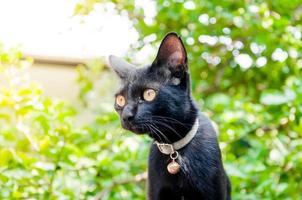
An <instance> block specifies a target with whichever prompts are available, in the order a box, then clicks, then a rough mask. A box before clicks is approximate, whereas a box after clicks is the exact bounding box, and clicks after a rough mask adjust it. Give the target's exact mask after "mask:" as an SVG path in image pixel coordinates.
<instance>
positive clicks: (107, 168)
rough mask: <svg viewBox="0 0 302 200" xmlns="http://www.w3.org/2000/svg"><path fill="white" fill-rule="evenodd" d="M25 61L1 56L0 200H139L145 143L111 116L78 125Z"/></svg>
mask: <svg viewBox="0 0 302 200" xmlns="http://www.w3.org/2000/svg"><path fill="white" fill-rule="evenodd" d="M21 57H22V55H21V54H20V52H17V51H15V50H12V51H9V53H6V52H4V51H3V50H2V49H0V58H1V62H0V71H1V79H0V80H1V82H0V86H1V88H0V124H1V126H0V158H1V159H0V172H1V173H0V199H93V198H94V197H95V198H102V199H106V198H107V199H108V198H109V199H137V198H138V197H142V196H143V195H144V190H143V188H144V180H145V174H144V170H145V169H146V162H145V160H146V159H147V157H146V155H147V145H146V141H145V140H142V139H141V140H138V138H134V137H129V135H126V134H125V133H124V132H123V131H122V130H121V129H120V128H119V127H120V126H119V121H118V118H117V116H116V114H115V113H112V112H109V113H101V114H100V115H98V116H97V117H96V119H95V120H94V121H93V122H92V123H90V124H87V125H83V126H77V124H78V123H77V121H76V114H77V113H76V110H75V109H74V108H72V107H71V106H70V105H69V104H68V103H66V102H64V101H62V100H58V99H54V98H49V97H45V96H43V92H42V90H41V88H40V87H39V86H38V85H37V84H35V83H33V82H31V81H30V79H29V78H28V74H27V70H26V69H27V68H28V67H29V66H30V64H31V60H30V59H26V60H24V59H21ZM79 80H81V76H80V75H79ZM83 87H84V88H85V87H86V86H85V84H83ZM127 160H134V161H136V162H132V163H131V164H130V163H129V162H125V161H127ZM140 173H143V174H140ZM138 186H140V187H138ZM130 191H131V192H130Z"/></svg>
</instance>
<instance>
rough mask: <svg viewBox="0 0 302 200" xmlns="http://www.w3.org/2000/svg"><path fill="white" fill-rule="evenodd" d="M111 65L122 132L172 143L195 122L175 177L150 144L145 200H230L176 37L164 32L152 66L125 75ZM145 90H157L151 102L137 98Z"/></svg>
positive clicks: (212, 138)
mask: <svg viewBox="0 0 302 200" xmlns="http://www.w3.org/2000/svg"><path fill="white" fill-rule="evenodd" d="M111 66H112V67H113V69H114V70H115V71H116V72H117V74H118V75H119V76H120V78H121V79H122V87H121V89H120V90H119V91H118V92H117V95H119V94H121V95H123V96H124V97H125V98H126V101H127V102H126V105H125V106H124V107H122V108H121V107H119V106H118V105H115V109H116V110H117V112H118V113H119V115H120V119H121V123H122V126H123V128H125V129H128V130H131V131H133V132H135V133H138V134H142V133H147V134H149V135H150V137H152V138H154V139H155V140H156V141H159V142H165V143H173V142H175V141H178V140H179V139H181V138H183V137H184V136H185V135H186V134H187V133H188V132H189V131H190V130H191V128H192V126H193V124H194V122H195V120H196V118H198V120H199V128H198V131H197V134H196V135H195V137H194V138H193V139H192V141H191V142H190V143H189V144H188V145H186V146H185V147H184V148H182V149H180V150H179V151H178V152H179V155H180V156H179V158H178V160H177V162H178V163H180V165H181V171H180V172H179V173H178V174H176V175H172V174H169V173H168V171H167V165H168V163H169V162H171V160H170V158H169V156H167V155H164V154H162V153H161V152H160V151H159V150H158V148H157V146H156V145H155V144H152V145H151V149H150V155H149V168H148V199H149V200H169V199H173V200H178V199H179V200H182V199H186V200H191V199H192V200H193V199H194V200H195V199H196V200H197V199H198V200H199V199H204V200H206V199H208V200H210V199H213V200H214V199H215V200H216V199H217V200H229V199H230V198H231V197H230V193H231V185H230V182H229V179H228V177H227V175H226V173H225V171H224V168H223V164H222V161H221V153H220V149H219V145H218V141H217V136H216V132H215V130H214V128H213V126H212V124H211V122H210V120H209V119H208V118H207V117H205V116H204V115H203V114H202V113H200V112H199V111H198V108H197V106H196V104H195V103H194V101H193V100H192V97H191V91H190V76H189V71H188V66H187V56H186V51H185V48H184V45H183V44H182V42H181V39H180V38H179V37H178V36H177V35H176V34H175V33H169V34H168V35H167V36H166V37H165V38H164V40H163V42H162V44H161V46H160V48H159V52H158V55H157V57H156V59H155V61H154V62H153V64H152V65H151V66H147V67H144V68H137V69H133V70H128V71H126V72H125V70H123V71H122V72H120V68H121V66H118V67H117V66H115V64H114V63H111ZM128 67H129V66H128ZM119 72H120V73H119ZM121 73H123V74H122V75H121ZM147 88H152V89H154V90H156V91H157V96H156V98H155V99H154V100H153V101H151V102H147V101H144V100H143V99H142V95H143V91H144V90H145V89H147Z"/></svg>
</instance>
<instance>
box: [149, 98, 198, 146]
mask: <svg viewBox="0 0 302 200" xmlns="http://www.w3.org/2000/svg"><path fill="white" fill-rule="evenodd" d="M197 118H198V109H197V107H196V106H195V104H194V103H193V102H192V104H191V108H190V109H189V111H188V113H186V114H184V115H183V116H179V118H178V119H173V120H168V121H163V122H162V126H161V127H160V128H159V129H158V134H154V135H153V139H155V141H157V142H159V143H168V144H172V143H174V142H177V141H179V140H181V139H183V138H184V137H185V136H186V135H187V134H188V133H189V132H190V131H191V129H192V127H193V125H194V123H195V122H196V120H197Z"/></svg>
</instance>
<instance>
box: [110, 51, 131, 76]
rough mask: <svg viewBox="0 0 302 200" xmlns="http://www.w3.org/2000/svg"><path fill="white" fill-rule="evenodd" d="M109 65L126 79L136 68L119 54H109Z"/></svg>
mask: <svg viewBox="0 0 302 200" xmlns="http://www.w3.org/2000/svg"><path fill="white" fill-rule="evenodd" d="M109 65H110V67H111V68H112V69H113V71H114V72H115V73H116V74H117V75H118V76H119V77H120V78H121V79H122V80H125V79H127V77H129V76H130V74H131V73H133V71H134V70H135V66H134V65H132V64H130V63H128V62H127V61H125V60H123V59H122V58H119V57H117V56H113V55H110V56H109Z"/></svg>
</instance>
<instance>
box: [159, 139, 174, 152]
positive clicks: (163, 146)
mask: <svg viewBox="0 0 302 200" xmlns="http://www.w3.org/2000/svg"><path fill="white" fill-rule="evenodd" d="M156 145H157V148H158V149H159V151H160V152H161V153H163V154H166V155H170V154H171V153H174V152H175V150H174V147H173V145H172V144H166V143H158V142H156Z"/></svg>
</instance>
